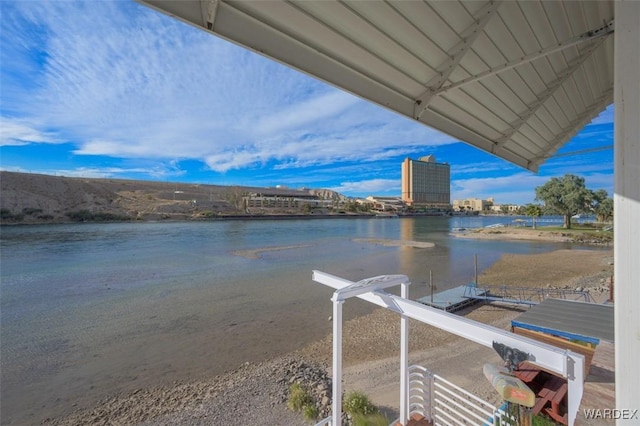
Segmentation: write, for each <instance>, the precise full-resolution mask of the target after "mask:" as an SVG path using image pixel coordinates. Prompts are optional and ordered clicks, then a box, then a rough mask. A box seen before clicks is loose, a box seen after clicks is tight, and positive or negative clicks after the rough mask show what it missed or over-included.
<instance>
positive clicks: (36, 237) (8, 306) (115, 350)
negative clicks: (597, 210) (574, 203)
mask: <svg viewBox="0 0 640 426" xmlns="http://www.w3.org/2000/svg"><path fill="white" fill-rule="evenodd" d="M512 220H513V218H499V217H487V218H484V217H453V218H447V217H421V218H402V219H315V220H257V221H213V222H186V223H115V224H74V225H40V226H14V227H3V228H2V229H1V236H0V249H1V252H0V254H1V257H0V259H1V275H0V277H1V281H0V321H1V322H0V325H1V327H0V351H1V353H0V355H1V358H0V362H1V364H0V367H1V368H0V373H1V377H0V381H1V395H0V396H1V406H2V410H1V411H2V414H1V418H0V423H1V424H3V425H5V424H39V423H40V422H41V421H42V420H43V419H45V418H47V417H54V416H59V415H61V414H64V413H65V412H69V411H70V410H72V409H74V408H82V407H88V406H91V405H94V404H95V403H96V402H97V401H98V400H99V399H102V398H105V397H107V396H109V395H113V394H116V393H119V392H128V391H131V390H134V389H138V388H144V387H149V386H159V385H166V384H171V383H173V382H175V381H187V380H196V379H202V378H208V377H213V376H215V375H217V374H220V373H222V372H224V371H228V370H230V369H233V368H236V367H238V366H239V365H241V364H242V363H244V362H247V361H259V360H263V359H267V358H272V357H275V356H278V355H282V354H284V353H288V352H290V351H293V350H295V349H298V348H301V347H303V346H305V345H306V344H308V343H310V342H312V341H314V340H318V339H320V338H322V337H324V336H325V335H326V334H327V333H329V332H330V330H331V323H330V322H329V321H327V318H328V317H329V316H330V315H331V309H332V306H331V302H330V297H331V290H330V289H329V288H328V287H324V286H322V285H320V284H318V283H314V282H313V281H312V280H311V272H312V270H314V269H317V270H321V271H324V272H328V273H331V274H334V275H338V276H341V277H344V278H348V279H351V280H354V281H357V280H360V279H363V278H367V277H371V276H375V275H381V274H405V275H407V276H408V277H409V278H410V279H411V282H412V286H411V297H412V298H416V297H421V296H424V295H427V294H428V290H429V288H428V276H429V270H432V271H433V276H434V281H435V284H436V286H437V289H438V290H443V289H446V288H449V287H453V286H456V285H460V284H464V283H466V282H469V281H471V280H473V271H474V266H473V255H474V254H475V253H477V254H478V260H479V268H480V270H482V269H484V268H486V267H488V266H490V265H491V264H492V263H493V262H495V261H496V260H498V259H499V258H500V256H501V255H502V254H503V253H539V252H544V251H550V250H554V249H558V248H566V247H567V245H566V244H554V243H539V242H521V241H520V242H508V241H482V240H470V239H460V238H453V237H451V236H450V234H449V233H450V230H451V229H454V228H475V227H482V226H487V225H490V224H493V223H498V222H506V223H510V222H511V221H512ZM369 238H370V239H390V240H400V239H404V240H416V241H427V242H433V243H435V247H433V248H407V247H387V246H382V245H377V244H373V243H368V242H363V241H354V239H369ZM496 284H499V283H496ZM370 309H371V307H370V306H368V305H366V304H365V303H364V302H360V301H357V300H354V301H350V302H349V306H348V307H346V308H345V319H349V318H351V317H354V316H356V315H360V314H363V313H366V312H368V311H369V310H370Z"/></svg>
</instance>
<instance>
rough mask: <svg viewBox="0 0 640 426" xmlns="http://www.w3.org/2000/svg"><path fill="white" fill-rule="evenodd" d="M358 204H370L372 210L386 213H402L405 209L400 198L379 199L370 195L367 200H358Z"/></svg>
mask: <svg viewBox="0 0 640 426" xmlns="http://www.w3.org/2000/svg"><path fill="white" fill-rule="evenodd" d="M356 203H358V204H368V205H370V206H371V209H372V210H375V211H380V212H386V211H394V212H398V211H402V210H404V208H405V205H404V203H403V202H402V200H401V199H400V198H398V197H379V196H374V195H370V196H368V197H367V198H366V199H364V200H363V199H357V200H356Z"/></svg>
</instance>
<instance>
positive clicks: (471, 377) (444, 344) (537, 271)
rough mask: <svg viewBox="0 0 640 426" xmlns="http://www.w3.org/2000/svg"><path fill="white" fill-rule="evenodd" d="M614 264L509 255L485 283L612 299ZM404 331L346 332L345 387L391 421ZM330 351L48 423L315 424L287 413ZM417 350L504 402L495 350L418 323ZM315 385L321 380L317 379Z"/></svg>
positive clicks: (605, 254) (481, 316)
mask: <svg viewBox="0 0 640 426" xmlns="http://www.w3.org/2000/svg"><path fill="white" fill-rule="evenodd" d="M612 265H613V251H612V250H558V251H554V252H551V253H543V254H536V255H504V256H503V257H502V258H501V259H500V260H499V261H498V262H496V263H495V264H494V265H493V266H492V267H490V268H489V269H488V270H486V271H485V272H484V273H483V274H482V275H481V276H480V277H479V281H480V282H481V283H500V284H512V285H527V286H553V287H559V288H563V287H568V288H570V287H574V286H581V287H583V288H587V289H589V290H590V291H591V292H592V293H593V294H594V295H595V296H596V298H597V299H598V300H599V301H602V300H604V298H606V296H607V293H606V292H604V291H601V289H602V288H604V287H606V280H607V279H608V277H610V276H611V274H612V269H613V266H612ZM347 309H348V306H347ZM521 312H522V309H520V308H513V307H500V306H496V305H484V306H481V307H478V308H476V309H470V310H467V311H465V312H462V313H461V314H462V315H465V316H466V317H467V318H470V319H473V320H475V321H479V322H483V323H487V324H491V325H493V326H495V327H499V328H502V329H507V328H508V327H509V325H510V321H511V319H513V318H515V317H517V316H518V315H519V314H520V313H521ZM399 326H400V324H399V320H398V317H397V315H395V314H393V313H391V312H390V311H387V310H384V309H376V310H375V311H373V312H372V313H370V314H367V315H364V316H361V317H357V318H355V319H352V320H350V321H347V322H345V324H344V334H343V345H344V347H343V355H344V361H345V366H346V371H345V376H344V382H345V390H346V391H350V390H355V389H358V390H362V391H364V392H365V393H367V394H368V395H369V396H370V397H371V399H372V400H373V402H374V403H376V404H377V405H379V406H381V407H383V410H384V411H385V412H386V413H388V414H389V416H390V417H393V416H394V415H395V414H397V398H398V395H397V392H398V391H397V389H398V388H397V378H398V374H397V373H398V371H397V370H398V358H397V357H398V348H399V346H398V345H399ZM274 344H277V342H276V343H274ZM331 349H332V346H331V335H330V334H328V335H327V336H326V337H324V338H323V339H320V340H319V341H316V342H313V343H311V344H309V345H307V346H306V347H305V348H303V349H301V350H299V351H296V352H294V353H293V354H291V355H290V357H292V358H293V359H294V360H296V361H295V362H294V361H287V359H291V358H283V359H276V360H272V361H264V362H262V363H254V364H245V366H243V367H242V368H240V369H237V370H234V371H231V372H229V373H226V374H223V375H220V376H218V377H216V378H214V379H211V380H207V381H202V382H192V383H178V382H176V383H175V384H174V386H173V387H171V386H169V387H163V388H153V389H139V390H136V391H134V392H132V393H127V394H120V395H114V396H112V397H111V398H108V399H106V400H103V401H101V402H100V403H99V404H98V405H97V406H96V407H94V408H92V409H89V410H78V411H76V412H74V413H71V414H70V415H69V416H67V417H64V418H58V419H48V420H47V422H45V423H46V424H55V425H72V424H86V423H94V424H107V423H112V424H115V423H117V424H143V425H169V424H190V425H207V424H258V423H260V424H273V425H297V424H299V425H305V424H313V423H312V422H306V421H305V420H304V419H303V418H302V416H301V415H299V414H296V413H291V412H290V411H288V410H287V409H286V392H288V387H289V382H290V381H291V380H292V379H291V378H292V377H294V376H295V375H296V374H297V372H296V371H294V370H296V369H298V367H299V365H300V363H302V364H303V365H305V367H303V370H304V368H307V369H309V367H308V366H318V365H320V366H322V365H324V366H329V365H330V359H331ZM410 351H411V355H410V361H411V362H412V363H420V364H422V365H425V366H426V367H428V368H430V369H431V370H433V371H434V372H436V373H437V374H439V375H441V376H443V377H445V378H447V379H448V380H451V381H453V382H454V383H456V384H458V385H459V386H462V387H464V388H466V389H467V390H469V391H471V392H473V393H474V394H476V395H478V396H480V397H481V398H485V399H487V400H490V401H491V400H492V399H495V392H494V391H493V389H492V388H491V387H490V386H489V384H488V382H487V381H486V380H485V379H484V376H483V375H482V365H483V363H484V362H498V360H499V359H498V357H497V355H496V354H495V352H493V350H492V349H489V348H484V347H481V346H479V345H475V344H470V343H469V342H468V341H465V340H463V339H461V338H458V337H456V336H454V335H451V334H449V333H446V332H444V331H442V330H439V329H436V328H434V327H431V326H428V325H425V324H421V323H417V322H415V321H411V324H410ZM301 359H304V360H306V361H304V362H303V361H300V360H301ZM292 362H293V363H292ZM295 363H298V364H295ZM314 368H315V367H313V368H311V370H314ZM314 374H315V373H314ZM314 377H315V376H314ZM312 380H315V381H317V378H313V379H312Z"/></svg>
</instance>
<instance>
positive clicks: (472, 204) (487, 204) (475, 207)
mask: <svg viewBox="0 0 640 426" xmlns="http://www.w3.org/2000/svg"><path fill="white" fill-rule="evenodd" d="M492 206H493V198H489V199H487V200H481V199H479V198H467V199H465V200H453V211H455V212H465V211H466V212H468V211H472V212H482V211H485V210H491V208H492Z"/></svg>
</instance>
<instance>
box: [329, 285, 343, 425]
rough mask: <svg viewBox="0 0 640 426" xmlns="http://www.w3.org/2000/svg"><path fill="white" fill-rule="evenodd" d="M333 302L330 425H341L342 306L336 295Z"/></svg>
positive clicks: (341, 301)
mask: <svg viewBox="0 0 640 426" xmlns="http://www.w3.org/2000/svg"><path fill="white" fill-rule="evenodd" d="M331 300H332V301H333V387H332V391H331V392H332V394H333V395H332V398H333V406H332V408H331V419H332V420H331V425H332V426H340V425H341V424H342V304H343V303H344V300H339V299H338V297H337V296H336V295H334V296H333V298H332V299H331Z"/></svg>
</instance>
